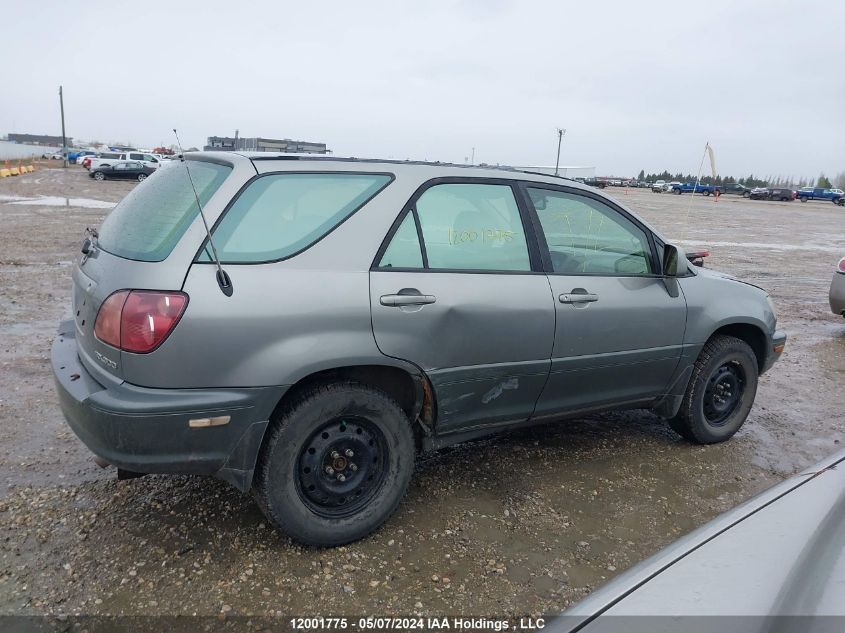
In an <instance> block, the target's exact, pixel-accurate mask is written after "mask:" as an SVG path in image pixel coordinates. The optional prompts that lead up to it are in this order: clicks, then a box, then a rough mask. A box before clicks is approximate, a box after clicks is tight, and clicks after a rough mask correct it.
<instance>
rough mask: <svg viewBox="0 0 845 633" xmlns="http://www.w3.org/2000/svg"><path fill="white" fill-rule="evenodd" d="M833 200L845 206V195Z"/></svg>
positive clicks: (834, 202)
mask: <svg viewBox="0 0 845 633" xmlns="http://www.w3.org/2000/svg"><path fill="white" fill-rule="evenodd" d="M832 202H833V204H837V205H839V206H840V207H845V195H842V196H839V197H838V198H834V199H833V200H832Z"/></svg>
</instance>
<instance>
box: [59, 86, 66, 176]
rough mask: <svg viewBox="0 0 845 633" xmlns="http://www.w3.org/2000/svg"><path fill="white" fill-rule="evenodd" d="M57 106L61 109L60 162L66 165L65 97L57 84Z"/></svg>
mask: <svg viewBox="0 0 845 633" xmlns="http://www.w3.org/2000/svg"><path fill="white" fill-rule="evenodd" d="M59 108H61V111H62V164H63V165H64V166H65V167H67V139H66V138H65V99H64V97H63V96H62V87H61V86H59Z"/></svg>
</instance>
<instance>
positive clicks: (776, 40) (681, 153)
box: [0, 0, 845, 177]
mask: <svg viewBox="0 0 845 633" xmlns="http://www.w3.org/2000/svg"><path fill="white" fill-rule="evenodd" d="M0 41H2V49H3V59H4V61H3V63H2V66H0V85H2V90H0V134H5V133H8V132H28V133H42V134H43V133H46V134H58V133H60V122H59V112H58V86H59V84H63V85H64V90H65V115H66V121H67V133H68V135H69V136H73V137H75V138H79V139H97V140H102V141H108V142H132V143H134V144H136V145H138V146H147V147H151V146H155V145H158V144H159V143H164V144H167V145H169V144H170V143H172V142H173V139H172V133H171V131H170V130H171V129H172V128H173V127H178V128H179V130H180V134H181V136H182V140H183V143H184V144H185V146H190V145H196V146H199V147H201V146H202V145H203V144H204V143H205V139H206V137H207V136H210V135H220V136H223V135H226V136H232V135H233V134H234V131H235V129H239V130H240V134H241V136H265V137H271V138H294V139H299V140H309V141H321V142H325V143H327V144H328V146H329V148H330V149H332V150H334V152H335V153H336V154H338V155H347V156H348V155H352V156H368V157H393V158H415V159H428V160H443V161H453V162H464V160H465V159H466V158H468V157H469V156H470V155H471V152H472V148H473V147H475V148H476V150H475V157H476V161H477V162H488V163H504V164H510V165H549V164H551V165H553V164H554V161H555V151H556V136H555V128H556V127H558V126H559V127H563V128H566V130H567V131H566V136H565V138H564V141H563V149H562V153H561V164H564V165H587V166H595V167H596V168H597V172H598V173H599V174H605V175H610V174H614V175H621V176H625V175H636V173H637V172H638V171H639V170H640V169H645V170H646V171H660V170H663V169H669V170H671V171H673V172H674V171H684V172H693V173H695V172H696V171H697V169H698V165H699V161H700V158H701V152H702V149H703V146H704V143H705V141H708V140H709V141H710V143H711V145H712V146H713V147H714V149H715V152H716V159H717V164H718V167H719V171H720V173H722V174H724V175H734V176H741V175H747V174H748V173H749V172H753V173H754V174H756V175H760V176H767V175H775V176H776V175H784V176H786V175H792V176H796V177H797V176H813V177H815V176H817V175H818V174H819V172H821V171H824V172H825V173H826V174H828V175H832V174H833V173H836V172H840V171H845V80H843V79H845V78H843V67H845V66H844V65H843V62H845V2H843V1H842V0H827V1H824V2H822V1H815V2H814V1H795V2H781V1H777V0H759V1H743V2H740V1H737V0H733V1H728V2H722V1H716V2H713V1H708V2H695V3H691V2H679V1H677V0H675V1H672V2H631V1H630V0H620V1H618V2H597V1H595V0H587V1H585V0H581V1H578V2H554V1H550V2H524V1H522V2H516V1H513V2H511V1H506V0H472V1H471V0H462V1H454V2H400V1H395V0H393V1H389V2H369V1H366V0H355V1H344V2H302V1H299V2H266V3H259V2H252V1H248V2H244V1H242V2H234V1H232V0H226V1H225V2H216V1H214V2H212V1H209V0H204V1H202V2H181V1H180V2H173V1H170V2H168V1H166V0H158V1H156V0H153V1H147V2H137V1H134V2H133V1H128V2H123V1H121V2H99V1H95V0H84V1H79V2H49V1H48V2H46V3H36V4H33V3H27V2H5V3H3V9H2V15H0Z"/></svg>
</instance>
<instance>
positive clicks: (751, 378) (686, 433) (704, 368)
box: [669, 335, 758, 444]
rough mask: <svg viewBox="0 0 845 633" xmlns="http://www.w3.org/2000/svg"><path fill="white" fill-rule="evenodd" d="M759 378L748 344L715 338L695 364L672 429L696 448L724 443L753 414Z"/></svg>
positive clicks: (671, 424) (708, 343)
mask: <svg viewBox="0 0 845 633" xmlns="http://www.w3.org/2000/svg"><path fill="white" fill-rule="evenodd" d="M757 375H758V367H757V358H756V356H754V352H753V350H752V349H751V347H750V346H749V345H748V343H746V342H745V341H742V340H740V339H738V338H734V337H732V336H722V335H717V336H714V337H713V338H711V339H710V340H709V341H707V343H706V344H705V345H704V349H703V350H701V354H699V356H698V359H697V360H696V361H695V365H694V366H693V371H692V377H691V378H690V381H689V385H687V391H686V394H685V395H684V399H683V402H682V403H681V408H680V411H678V414H677V415H676V416H675V417H674V418H671V419H670V420H669V426H671V427H672V429H674V431H675V432H676V433H678V434H679V435H680V436H681V437H683V438H685V439H687V440H689V441H690V442H695V443H696V444H714V443H716V442H724V441H725V440H727V439H729V438H730V437H732V436H733V434H734V433H736V432H737V431H738V430H739V428H740V427H741V426H742V424H743V423H744V422H745V419H746V418H747V417H748V413H749V412H750V411H751V406H752V405H753V404H754V396H755V395H756V394H757Z"/></svg>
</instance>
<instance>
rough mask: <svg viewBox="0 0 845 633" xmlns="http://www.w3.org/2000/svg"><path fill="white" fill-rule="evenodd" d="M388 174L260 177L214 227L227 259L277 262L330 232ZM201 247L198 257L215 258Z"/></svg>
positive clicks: (381, 184)
mask: <svg viewBox="0 0 845 633" xmlns="http://www.w3.org/2000/svg"><path fill="white" fill-rule="evenodd" d="M391 178H392V176H390V175H387V174H356V173H330V174H329V173H315V174H291V173H288V174H268V175H266V176H261V177H259V178H256V179H255V180H254V181H253V182H252V183H251V184H250V185H249V186H248V187H247V188H246V189H245V190H244V191H243V192H241V194H240V195H239V196H238V198H237V199H236V200H235V202H234V203H233V204H232V206H231V207H230V208H229V210H228V211H227V212H226V215H225V216H223V219H222V220H221V221H220V223H219V224H218V225H217V227H216V228H215V229H214V233H213V236H214V246H215V247H216V248H217V255H218V256H219V257H220V260H221V261H222V262H226V263H250V264H252V263H260V262H270V261H278V260H281V259H285V258H287V257H291V256H293V255H296V254H297V253H299V252H301V251H303V250H305V249H306V248H308V247H309V246H311V245H312V244H314V243H315V242H316V241H318V240H319V239H321V238H322V237H324V236H325V235H326V234H327V233H329V232H330V231H332V230H333V229H334V228H335V227H337V226H338V225H339V224H340V223H341V222H343V221H344V220H346V219H347V218H348V217H349V216H350V215H352V214H353V213H355V211H357V210H358V209H360V208H361V207H362V206H363V205H364V204H366V203H367V202H368V201H369V200H370V199H372V198H373V196H375V195H376V194H377V193H379V192H380V191H381V190H382V189H384V187H386V186H387V184H388V183H389V182H390V180H391ZM208 251H209V249H208V248H207V246H206V248H205V249H203V251H202V253H201V254H200V257H199V258H198V259H199V261H203V262H208V261H211V257H210V254H209V252H208Z"/></svg>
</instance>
